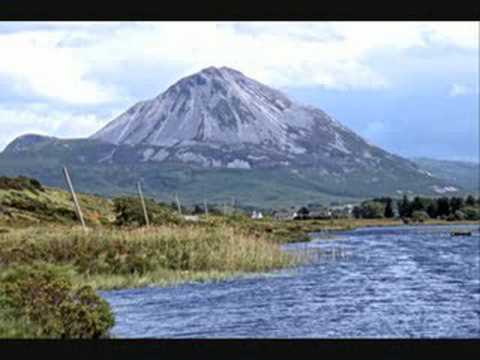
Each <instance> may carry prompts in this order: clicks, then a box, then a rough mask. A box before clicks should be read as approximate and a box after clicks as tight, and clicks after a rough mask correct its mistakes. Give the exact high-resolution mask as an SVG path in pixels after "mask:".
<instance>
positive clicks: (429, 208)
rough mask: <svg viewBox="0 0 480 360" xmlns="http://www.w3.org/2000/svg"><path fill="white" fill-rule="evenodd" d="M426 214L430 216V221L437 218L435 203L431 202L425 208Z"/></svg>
mask: <svg viewBox="0 0 480 360" xmlns="http://www.w3.org/2000/svg"><path fill="white" fill-rule="evenodd" d="M427 214H428V216H430V217H431V218H432V219H435V218H436V217H437V202H436V201H432V202H431V203H430V204H429V205H428V206H427Z"/></svg>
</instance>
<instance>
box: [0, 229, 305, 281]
mask: <svg viewBox="0 0 480 360" xmlns="http://www.w3.org/2000/svg"><path fill="white" fill-rule="evenodd" d="M35 261H43V262H46V263H50V264H57V265H70V266H72V267H73V268H74V269H75V271H76V272H77V274H78V275H77V278H78V279H82V281H84V282H87V283H90V284H92V285H93V286H94V287H95V288H118V287H125V286H139V284H141V285H147V284H150V283H156V284H159V283H162V282H163V283H168V282H176V281H184V280H188V279H207V278H221V277H223V276H228V275H229V274H233V273H243V272H245V273H248V272H263V271H268V270H273V269H278V268H282V267H286V266H291V265H294V264H295V263H296V262H297V261H299V260H298V259H296V258H295V257H294V256H293V255H290V254H286V253H285V252H283V251H282V250H281V249H280V247H279V245H278V244H275V243H273V242H271V241H269V240H268V239H265V238H261V237H254V236H252V235H250V234H248V233H245V232H242V231H240V230H239V229H235V228H233V227H231V226H227V225H224V226H218V227H199V226H195V225H187V226H185V225H183V226H174V225H170V226H158V227H151V228H148V229H147V228H138V229H132V230H117V229H103V228H102V229H93V230H90V231H89V232H88V233H84V232H83V231H82V230H81V229H79V228H67V227H42V228H30V229H25V230H16V231H12V232H9V233H5V234H0V269H1V268H6V267H8V266H11V265H13V264H30V263H33V262H35Z"/></svg>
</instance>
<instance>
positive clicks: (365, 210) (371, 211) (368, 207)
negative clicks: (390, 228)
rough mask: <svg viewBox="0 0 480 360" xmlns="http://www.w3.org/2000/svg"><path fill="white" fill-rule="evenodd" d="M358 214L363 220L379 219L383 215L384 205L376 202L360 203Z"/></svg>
mask: <svg viewBox="0 0 480 360" xmlns="http://www.w3.org/2000/svg"><path fill="white" fill-rule="evenodd" d="M360 213H361V217H362V218H365V219H381V218H383V217H384V214H385V205H384V204H382V203H381V202H377V201H367V202H364V203H362V206H361V208H360Z"/></svg>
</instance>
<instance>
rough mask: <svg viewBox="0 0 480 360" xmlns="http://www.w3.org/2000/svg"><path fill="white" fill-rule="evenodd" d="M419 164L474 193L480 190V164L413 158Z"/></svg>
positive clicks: (435, 174)
mask: <svg viewBox="0 0 480 360" xmlns="http://www.w3.org/2000/svg"><path fill="white" fill-rule="evenodd" d="M412 161H414V162H415V163H416V164H417V165H418V166H420V167H421V168H423V169H425V170H426V171H428V172H429V173H430V174H432V175H433V176H435V177H437V178H439V179H443V180H447V181H450V182H453V183H454V184H456V185H458V186H460V187H462V188H464V189H465V190H466V191H470V192H472V193H479V192H480V164H479V163H478V162H476V163H475V162H471V161H453V160H437V159H429V158H424V157H421V158H412Z"/></svg>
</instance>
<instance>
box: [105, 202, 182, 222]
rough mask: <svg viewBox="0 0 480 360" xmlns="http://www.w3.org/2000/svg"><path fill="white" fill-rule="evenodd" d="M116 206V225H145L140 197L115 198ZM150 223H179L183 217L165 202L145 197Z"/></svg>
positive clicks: (114, 204)
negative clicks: (157, 201) (160, 202)
mask: <svg viewBox="0 0 480 360" xmlns="http://www.w3.org/2000/svg"><path fill="white" fill-rule="evenodd" d="M113 206H114V208H115V214H116V218H115V225H118V226H140V225H145V217H144V214H143V208H142V204H141V202H140V199H139V198H133V197H121V198H116V199H114V200H113ZM145 206H146V208H147V212H148V217H149V220H150V223H152V224H155V225H162V224H179V223H180V222H181V221H182V219H181V218H180V216H178V215H177V213H175V211H174V210H173V209H172V208H171V207H170V206H169V205H165V204H159V203H156V202H155V201H153V200H150V199H145Z"/></svg>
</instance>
